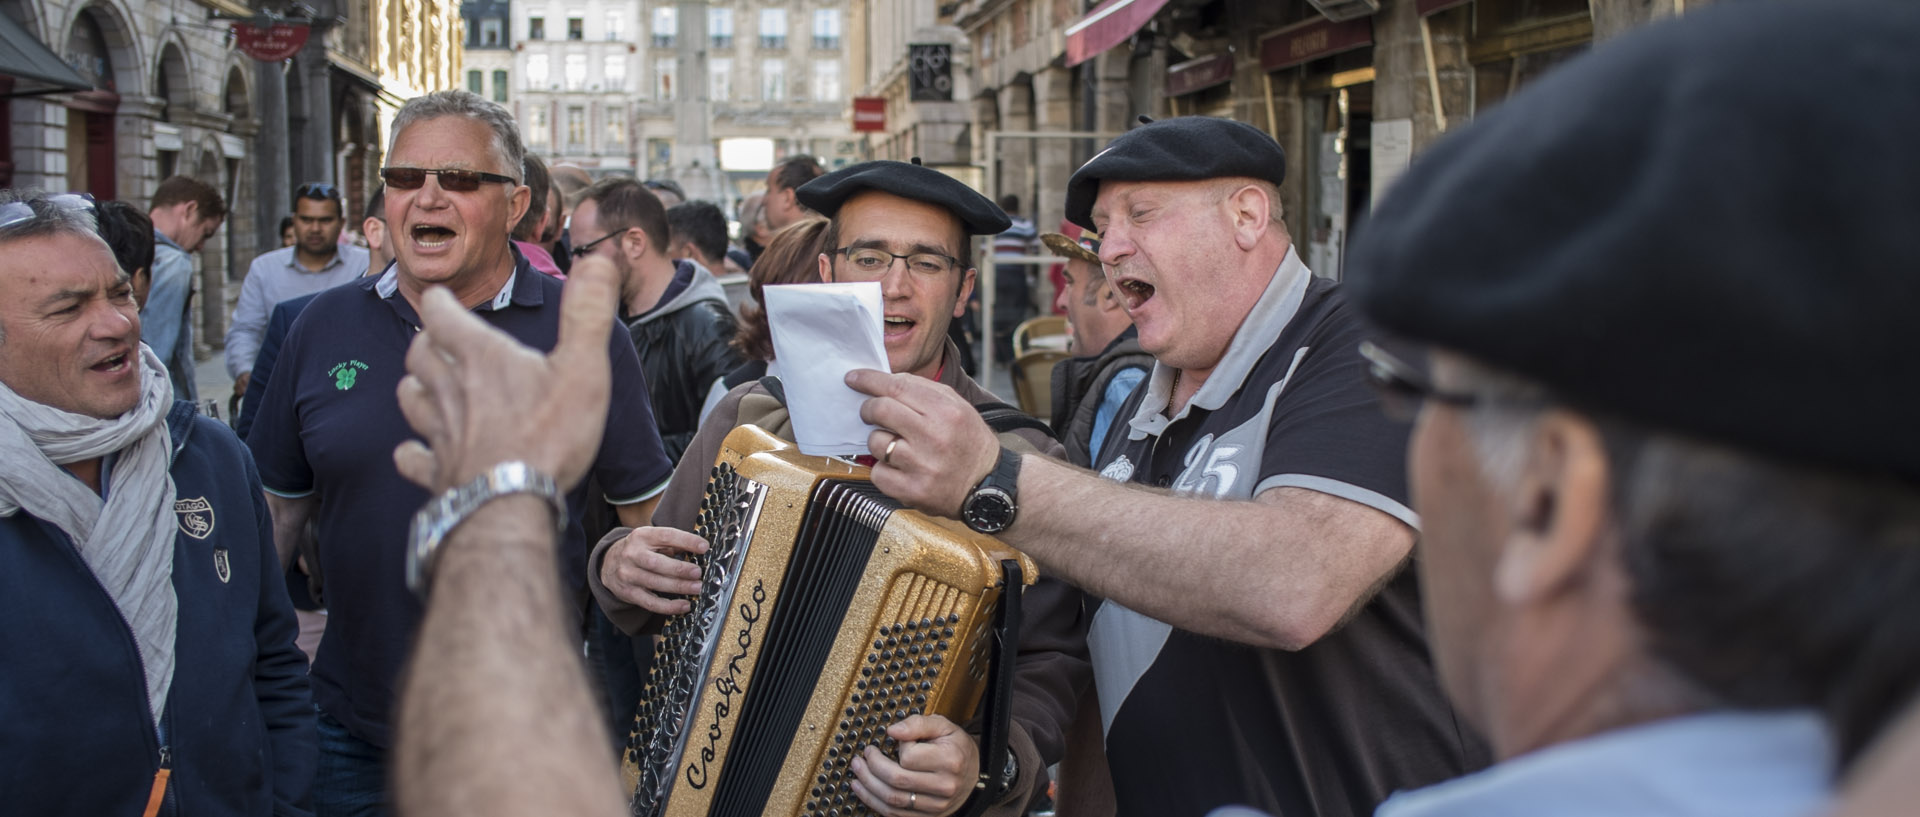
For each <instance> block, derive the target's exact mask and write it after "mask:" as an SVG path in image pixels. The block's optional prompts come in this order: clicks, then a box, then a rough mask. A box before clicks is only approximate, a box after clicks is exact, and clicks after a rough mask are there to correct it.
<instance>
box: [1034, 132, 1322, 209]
mask: <svg viewBox="0 0 1920 817" xmlns="http://www.w3.org/2000/svg"><path fill="white" fill-rule="evenodd" d="M1230 176H1244V177H1246V178H1251V179H1260V180H1262V181H1267V182H1272V183H1273V184H1274V185H1275V186H1276V187H1277V186H1279V185H1280V183H1281V182H1284V181H1286V178H1287V154H1286V152H1285V151H1282V150H1281V149H1280V144H1279V143H1277V142H1275V141H1273V137H1271V136H1268V135H1267V134H1266V133H1265V132H1264V131H1262V130H1260V129H1259V128H1256V127H1254V126H1252V125H1249V124H1246V123H1245V122H1235V121H1233V120H1231V119H1217V118H1214V117H1211V116H1181V117H1175V118H1172V119H1161V120H1159V121H1155V122H1149V123H1147V124H1145V125H1141V126H1140V127H1137V128H1134V129H1133V130H1130V131H1127V132H1126V133H1123V134H1121V135H1120V136H1119V137H1118V138H1116V139H1114V140H1113V141H1112V142H1110V143H1108V144H1107V149H1106V150H1103V151H1100V152H1099V153H1097V154H1094V157H1093V158H1091V159H1088V160H1087V163H1086V164H1084V165H1081V166H1080V169H1079V170H1076V171H1074V172H1073V178H1071V179H1069V180H1067V206H1066V211H1067V213H1066V215H1067V220H1068V221H1071V222H1073V223H1075V224H1078V225H1080V226H1081V227H1085V228H1086V229H1089V230H1091V229H1094V227H1093V200H1094V199H1096V198H1098V197H1099V195H1100V182H1102V181H1105V180H1112V181H1128V182H1183V181H1200V180H1203V179H1223V178H1227V177H1230Z"/></svg>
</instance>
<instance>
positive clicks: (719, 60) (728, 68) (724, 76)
mask: <svg viewBox="0 0 1920 817" xmlns="http://www.w3.org/2000/svg"><path fill="white" fill-rule="evenodd" d="M732 98H733V60H732V58H729V57H714V58H713V59H710V60H707V99H709V100H712V101H714V102H726V101H728V100H730V99H732Z"/></svg>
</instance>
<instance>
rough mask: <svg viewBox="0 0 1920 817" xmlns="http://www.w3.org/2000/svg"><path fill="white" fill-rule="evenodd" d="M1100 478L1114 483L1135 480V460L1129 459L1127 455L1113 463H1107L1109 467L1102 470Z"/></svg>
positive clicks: (1122, 455) (1121, 456)
mask: <svg viewBox="0 0 1920 817" xmlns="http://www.w3.org/2000/svg"><path fill="white" fill-rule="evenodd" d="M1100 476H1101V477H1102V478H1104V479H1110V480H1113V481H1114V482H1126V481H1127V480H1130V479H1133V460H1130V459H1127V455H1125V454H1121V455H1120V456H1119V458H1117V459H1115V460H1114V461H1113V462H1110V463H1107V467H1105V468H1102V469H1100Z"/></svg>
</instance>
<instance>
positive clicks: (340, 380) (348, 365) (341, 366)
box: [327, 360, 367, 391]
mask: <svg viewBox="0 0 1920 817" xmlns="http://www.w3.org/2000/svg"><path fill="white" fill-rule="evenodd" d="M366 370H367V364H365V363H361V362H360V361H358V360H348V361H345V362H341V363H336V364H334V366H333V368H331V369H328V370H327V376H328V377H331V378H333V387H334V388H336V389H339V390H341V391H346V390H348V389H351V388H353V384H354V382H355V381H357V380H359V379H360V373H361V372H364V371H366Z"/></svg>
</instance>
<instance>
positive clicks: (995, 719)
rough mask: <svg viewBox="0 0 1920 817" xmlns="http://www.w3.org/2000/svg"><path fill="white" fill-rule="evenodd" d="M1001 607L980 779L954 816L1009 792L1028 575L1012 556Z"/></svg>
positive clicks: (983, 716)
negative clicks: (1010, 748) (1017, 658)
mask: <svg viewBox="0 0 1920 817" xmlns="http://www.w3.org/2000/svg"><path fill="white" fill-rule="evenodd" d="M1000 573H1001V577H1000V580H1001V581H1002V582H1004V584H1003V585H1002V592H1001V593H1000V605H999V609H997V610H995V611H994V614H993V656H992V658H991V659H989V661H988V664H987V690H986V694H984V695H982V696H981V698H980V723H981V726H980V779H979V781H978V782H976V783H975V784H974V787H973V794H972V795H971V796H969V797H968V798H967V802H966V804H965V805H963V806H961V807H960V810H959V811H957V812H955V813H954V817H978V815H980V814H984V813H985V812H986V810H987V809H989V808H991V807H993V805H994V804H995V803H998V802H1000V799H1001V798H1002V797H1004V796H1005V795H1006V786H1007V784H1009V783H1012V782H1013V781H1011V780H1004V779H1002V777H1001V771H1002V770H1004V769H1006V767H1007V752H1008V749H1007V735H1008V733H1009V732H1011V731H1012V729H1013V725H1012V715H1013V675H1014V659H1015V655H1016V654H1017V653H1018V652H1019V650H1018V649H1016V645H1017V644H1018V643H1019V639H1020V619H1021V611H1020V589H1021V588H1022V587H1023V586H1025V584H1026V582H1025V575H1024V574H1023V573H1022V572H1021V570H1020V563H1019V562H1017V561H1014V560H1012V559H1005V560H1002V561H1001V562H1000Z"/></svg>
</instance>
